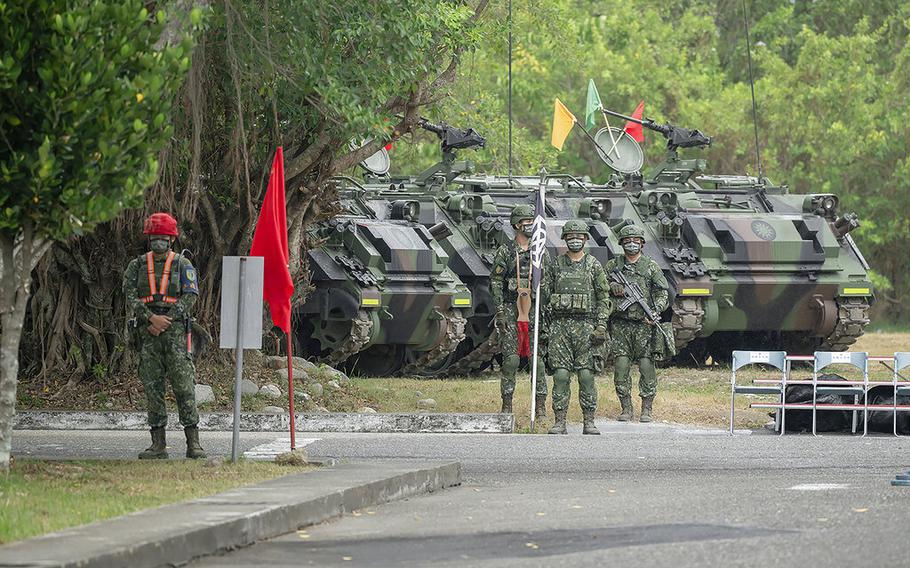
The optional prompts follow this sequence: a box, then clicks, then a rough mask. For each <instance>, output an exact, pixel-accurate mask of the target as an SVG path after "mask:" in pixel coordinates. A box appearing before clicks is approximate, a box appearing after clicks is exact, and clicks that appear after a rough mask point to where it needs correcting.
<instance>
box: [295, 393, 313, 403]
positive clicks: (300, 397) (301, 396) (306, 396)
mask: <svg viewBox="0 0 910 568" xmlns="http://www.w3.org/2000/svg"><path fill="white" fill-rule="evenodd" d="M311 398H312V397H311V396H310V393H308V392H303V391H294V400H297V401H298V402H309V401H310V399H311Z"/></svg>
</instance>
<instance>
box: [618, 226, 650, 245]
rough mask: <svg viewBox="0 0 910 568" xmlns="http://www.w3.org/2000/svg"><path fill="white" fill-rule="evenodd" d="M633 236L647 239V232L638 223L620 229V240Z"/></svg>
mask: <svg viewBox="0 0 910 568" xmlns="http://www.w3.org/2000/svg"><path fill="white" fill-rule="evenodd" d="M632 237H638V238H640V239H641V240H645V232H644V231H643V230H642V228H641V227H638V226H636V225H626V226H625V227H623V228H622V229H620V230H619V240H620V241H622V240H623V239H630V238H632Z"/></svg>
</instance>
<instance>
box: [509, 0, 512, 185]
mask: <svg viewBox="0 0 910 568" xmlns="http://www.w3.org/2000/svg"><path fill="white" fill-rule="evenodd" d="M509 185H510V186H511V185H512V0H509Z"/></svg>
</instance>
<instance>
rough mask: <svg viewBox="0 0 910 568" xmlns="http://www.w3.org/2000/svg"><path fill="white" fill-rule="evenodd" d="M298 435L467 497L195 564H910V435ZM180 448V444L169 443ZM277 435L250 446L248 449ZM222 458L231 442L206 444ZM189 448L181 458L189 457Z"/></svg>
mask: <svg viewBox="0 0 910 568" xmlns="http://www.w3.org/2000/svg"><path fill="white" fill-rule="evenodd" d="M602 430H604V431H605V435H603V436H600V437H590V436H584V437H582V436H580V435H578V434H577V427H576V428H575V433H574V434H573V435H569V436H560V437H555V436H530V435H438V434H435V435H434V434H324V433H319V434H311V433H306V434H301V437H302V438H309V439H314V438H316V439H315V440H312V441H311V443H309V445H308V446H307V448H308V451H309V452H310V453H311V454H313V455H317V456H325V457H338V458H342V459H343V458H383V459H421V458H430V459H438V458H454V459H458V460H459V461H461V462H462V464H463V466H464V478H465V483H464V485H462V486H461V487H459V488H456V489H451V490H446V491H443V492H440V493H437V494H434V495H430V496H426V497H420V498H415V499H410V500H407V501H401V502H397V503H392V504H388V505H384V506H381V507H378V508H376V509H372V510H367V511H363V512H361V514H359V515H354V516H348V517H345V518H343V519H339V520H337V521H334V522H330V523H326V524H323V525H319V526H315V527H310V528H309V529H308V530H306V531H300V532H298V533H294V534H290V535H287V536H285V537H282V538H278V539H275V540H272V541H268V542H265V543H261V544H258V545H254V546H252V547H250V548H247V549H243V550H239V551H236V552H234V553H232V554H229V555H226V556H221V557H215V558H210V559H207V560H205V561H203V562H200V563H198V564H197V565H198V566H299V565H304V566H306V565H318V566H336V565H337V566H426V565H430V564H432V565H442V566H518V565H521V566H604V565H611V566H616V565H620V566H629V567H631V566H647V567H649V568H650V567H659V566H674V567H678V566H798V565H801V566H859V565H871V566H906V565H907V564H908V563H910V551H908V549H907V547H906V545H905V542H906V527H907V525H908V524H910V488H896V487H891V486H890V485H889V481H890V480H891V479H892V478H893V477H894V475H895V474H896V473H899V472H901V471H903V470H906V469H907V466H908V465H910V438H899V439H895V438H892V437H884V436H883V437H869V438H859V437H849V436H829V437H820V438H812V437H810V436H796V435H788V436H785V437H782V438H781V437H777V436H773V435H767V434H754V435H741V436H736V437H733V438H731V437H730V436H728V435H726V434H724V433H721V432H718V431H710V430H689V429H679V428H674V427H668V426H666V425H660V424H656V425H651V426H642V425H632V426H627V425H619V424H616V423H605V424H603V427H602ZM172 438H174V437H172ZM274 439H275V435H274V434H268V435H258V434H256V435H253V434H247V435H245V436H244V444H245V449H249V448H252V447H253V446H256V445H259V444H264V443H268V442H270V441H272V440H274ZM203 441H204V442H205V443H206V444H207V448H209V449H210V450H214V451H218V452H226V451H228V449H229V444H230V435H229V433H210V434H209V435H208V436H206V438H205V439H204V440H203ZM13 444H14V451H15V452H16V453H17V454H18V455H23V454H24V453H28V452H31V453H32V454H33V455H42V454H44V455H47V454H50V455H55V456H60V455H64V454H69V455H77V454H78V455H84V453H85V452H86V451H90V452H94V453H96V454H98V455H99V456H100V455H103V456H105V457H115V456H118V455H122V456H124V457H128V456H130V455H132V452H133V450H134V449H135V448H141V447H142V446H143V445H144V444H145V438H144V436H143V435H142V433H138V432H94V433H93V432H75V433H60V432H22V431H19V432H16V436H15V438H14V441H13ZM178 444H179V439H178V440H175V442H174V443H172V444H171V445H172V452H173V453H175V454H176V453H178V452H180V451H182V444H179V446H178Z"/></svg>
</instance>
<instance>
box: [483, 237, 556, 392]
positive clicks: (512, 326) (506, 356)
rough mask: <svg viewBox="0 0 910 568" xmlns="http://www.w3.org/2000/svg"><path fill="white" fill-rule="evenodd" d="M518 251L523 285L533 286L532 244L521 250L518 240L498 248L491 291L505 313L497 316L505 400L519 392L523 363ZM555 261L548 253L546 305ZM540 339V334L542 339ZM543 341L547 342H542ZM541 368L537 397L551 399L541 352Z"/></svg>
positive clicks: (496, 306)
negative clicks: (530, 277)
mask: <svg viewBox="0 0 910 568" xmlns="http://www.w3.org/2000/svg"><path fill="white" fill-rule="evenodd" d="M516 254H517V255H518V262H519V270H520V271H521V284H522V285H523V286H524V285H526V283H527V286H528V287H530V283H528V274H529V272H528V270H529V267H530V266H531V251H530V247H529V248H528V249H525V250H521V248H520V247H519V246H518V244H517V243H516V242H515V241H509V242H507V243H505V244H503V245H502V246H500V247H499V249H497V251H496V254H495V256H494V257H493V266H492V268H491V271H490V294H491V296H492V297H493V308H494V309H495V310H496V312H497V313H498V314H501V315H500V316H497V320H499V318H502V323H497V326H498V327H497V329H499V347H500V349H501V350H502V380H501V382H500V392H501V394H502V398H503V401H504V402H505V401H506V400H507V399H508V400H511V398H512V394H513V393H514V392H515V373H516V371H517V370H518V364H519V357H518V328H517V323H516V322H517V320H518V308H517V307H516V305H515V302H516V300H517V298H518V293H517V291H516V289H517V284H518V279H517V275H516V272H515V271H516V266H515V255H516ZM551 263H552V260H551V259H550V254H549V253H548V252H544V256H543V271H542V281H541V283H540V290H541V293H542V294H543V295H542V296H541V298H540V300H541V306H545V305H546V300H547V290H548V289H549V279H550V274H551V272H552V269H551V266H550V265H551ZM531 293H532V296H531V299H532V304H531V306H532V308H531V314H530V322H529V323H528V329H529V334H530V337H531V342H532V345H531V349H532V350H533V348H534V345H533V341H534V326H535V323H536V322H535V321H534V309H533V305H534V304H533V300H534V295H533V294H534V292H533V290H532V292H531ZM541 311H543V310H541ZM499 326H501V327H499ZM541 331H543V330H541ZM540 339H541V338H540V337H538V340H539V341H540ZM541 343H543V342H542V341H541ZM537 368H538V369H539V372H538V374H537V397H538V399H540V398H541V397H542V398H543V400H544V401H545V400H546V398H547V378H546V372H545V371H544V363H543V353H538V357H537Z"/></svg>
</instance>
